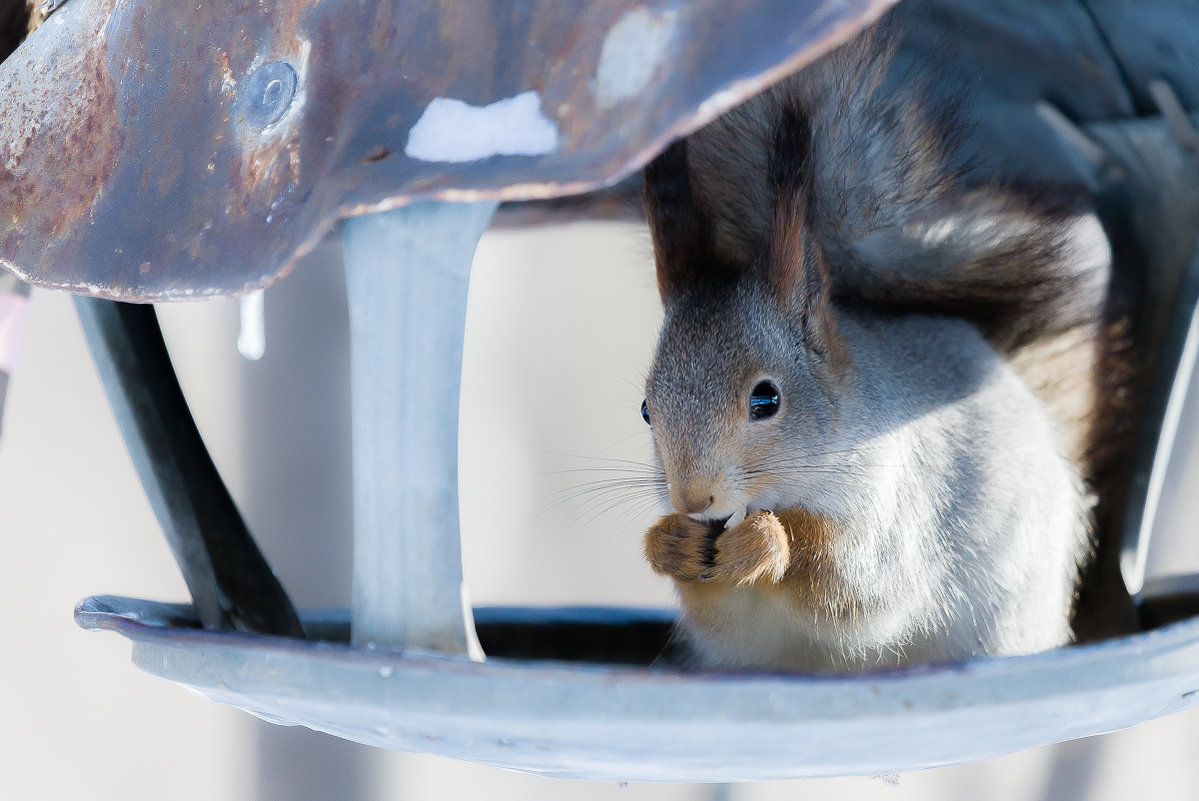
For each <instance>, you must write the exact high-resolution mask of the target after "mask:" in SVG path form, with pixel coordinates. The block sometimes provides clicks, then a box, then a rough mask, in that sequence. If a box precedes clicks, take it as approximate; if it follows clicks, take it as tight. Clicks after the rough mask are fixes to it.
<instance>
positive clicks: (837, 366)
mask: <svg viewBox="0 0 1199 801" xmlns="http://www.w3.org/2000/svg"><path fill="white" fill-rule="evenodd" d="M783 115H784V116H783V118H782V119H781V120H780V122H781V124H780V125H779V126H777V127H776V129H775V130H776V131H777V133H776V138H775V142H774V143H773V147H772V151H773V152H772V153H771V159H770V167H769V175H768V176H767V185H768V186H769V187H770V190H771V193H772V196H773V197H772V205H773V214H772V217H771V221H770V225H769V231H768V235H767V236H765V237H764V240H763V241H762V242H761V243H760V247H758V248H756V249H754V250H753V251H752V252H747V253H745V254H742V255H740V256H739V255H736V254H730V253H729V252H728V251H727V249H723V250H722V249H720V248H718V247H717V246H716V241H715V235H714V232H713V230H714V229H713V226H712V224H711V222H710V216H709V214H708V212H707V210H706V209H705V208H704V198H702V197H700V196H699V193H698V192H697V191H695V189H694V187H695V186H696V182H695V181H693V176H692V175H691V172H690V169H689V165H688V157H687V145H686V142H685V141H683V142H676V143H675V144H673V145H671V146H670V147H669V148H668V149H667V150H666V151H665V152H663V154H662V155H661V156H659V157H658V158H657V159H656V160H655V161H654V162H652V163H651V164H650V165H649V166H647V167H646V171H645V193H646V211H647V216H648V218H649V221H650V231H651V236H652V238H653V243H654V255H655V261H656V264H657V276H658V288H659V291H660V293H661V296H662V301H663V304H664V305H665V309H666V316H665V322H664V324H663V328H662V333H661V335H660V338H659V342H658V349H657V353H656V355H655V358H654V363H653V367H652V368H651V371H650V374H649V378H648V380H647V383H646V400H645V404H644V406H643V414H644V415H645V416H646V418H647V422H649V423H650V425H651V427H652V428H653V437H654V445H655V449H656V451H657V454H658V458H659V460H660V461H661V464H662V467H663V470H664V471H665V474H666V481H667V484H668V490H669V495H670V500H671V503H672V505H673V506H674V507H675V509H676V510H677V511H679V512H682V513H685V514H691V515H694V516H696V517H702V518H706V519H721V518H727V517H729V516H730V515H735V514H737V513H739V512H741V511H744V510H745V508H746V507H747V506H750V507H754V508H770V506H771V505H772V504H773V503H775V502H777V501H780V500H783V498H782V496H781V493H783V492H784V491H785V492H786V493H787V500H788V501H793V497H792V496H793V494H794V489H795V486H796V483H797V481H796V476H797V474H798V472H799V471H800V469H801V467H802V466H803V465H804V464H807V465H808V466H809V467H812V466H814V465H818V464H819V462H820V461H821V458H822V457H823V456H824V454H826V453H827V452H828V451H829V450H830V437H831V436H833V435H832V434H831V432H832V431H833V430H834V425H833V423H834V421H835V418H836V417H837V408H838V398H839V396H840V395H839V387H840V386H841V384H842V383H843V381H844V380H845V378H846V376H847V372H848V370H849V364H848V356H847V351H846V349H845V347H844V345H843V343H842V340H841V337H840V334H839V333H838V330H837V325H836V320H835V314H834V310H833V308H832V304H831V301H830V297H829V294H830V291H829V272H828V266H827V264H826V263H825V256H824V254H823V253H822V252H821V249H820V247H819V243H818V242H817V239H816V237H815V235H814V233H813V232H814V230H815V228H814V226H813V225H811V220H810V219H809V214H810V209H811V208H812V204H811V202H810V190H809V186H808V184H807V181H806V180H805V171H804V159H805V157H806V154H807V151H808V148H809V142H808V139H809V134H808V131H807V127H806V124H805V121H804V120H803V119H802V118H801V117H800V116H799V115H798V114H793V115H788V113H787V112H786V111H785V110H784V112H783ZM805 452H807V453H808V455H809V456H811V457H812V458H811V459H808V460H807V462H805ZM817 457H821V458H817ZM811 475H812V476H817V475H818V474H817V473H812V474H811ZM801 483H802V482H801Z"/></svg>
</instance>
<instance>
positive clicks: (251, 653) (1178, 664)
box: [76, 598, 1199, 781]
mask: <svg viewBox="0 0 1199 801" xmlns="http://www.w3.org/2000/svg"><path fill="white" fill-rule="evenodd" d="M181 611H182V610H181V609H180V608H179V607H174V606H169V605H162V604H150V603H147V602H144V601H132V600H129V599H120V598H92V599H88V600H87V601H85V602H83V604H81V605H80V607H79V609H78V610H77V611H76V619H77V620H78V621H79V623H80V624H81V625H83V626H84V627H86V628H94V629H111V630H114V631H117V632H119V633H120V634H122V635H124V636H126V637H128V638H130V639H131V640H133V642H134V646H133V660H134V662H135V663H136V664H137V665H138V666H139V667H140V668H142V669H143V670H145V671H147V672H149V673H153V674H155V675H157V676H162V677H164V678H168V679H171V680H173V681H177V682H180V683H182V684H184V685H187V686H188V687H190V688H191V689H193V690H195V691H196V692H197V693H199V694H200V695H202V696H204V697H206V698H209V699H211V700H214V701H219V702H221V703H227V704H232V705H234V706H237V707H240V708H242V709H245V710H247V711H250V712H252V713H253V714H255V715H258V716H260V717H263V718H265V719H267V720H271V721H275V722H289V723H299V724H301V725H305V726H309V727H311V728H314V729H317V730H319V731H325V732H329V733H332V734H335V735H337V736H340V737H344V738H347V739H350V740H355V741H357V742H361V743H366V744H368V745H374V746H378V747H382V748H391V749H397V750H404V751H417V752H425V753H434V754H440V755H443V756H451V757H455V758H459V759H468V760H471V761H476V762H483V763H487V764H493V765H500V766H503V767H507V768H513V769H517V770H524V771H529V772H533V773H541V774H546V775H552V776H560V777H569V778H580V779H597V780H605V781H668V780H676V781H684V780H685V781H746V780H762V779H782V778H793V777H800V776H829V775H874V774H879V773H894V772H901V771H909V770H915V769H920V768H928V767H936V766H941V765H949V764H955V763H961V762H967V761H973V760H979V759H985V758H987V757H992V756H997V755H999V754H1003V753H1008V752H1011V751H1015V750H1018V749H1021V748H1027V747H1030V746H1036V745H1042V744H1046V743H1051V742H1059V741H1062V740H1069V739H1074V738H1077V737H1084V736H1087V735H1092V734H1099V733H1102V732H1108V731H1112V730H1115V729H1120V728H1124V727H1127V726H1130V725H1133V724H1135V723H1138V722H1140V721H1143V720H1146V719H1148V718H1152V717H1157V716H1161V715H1167V714H1170V713H1172V712H1177V711H1179V710H1182V709H1186V708H1188V707H1191V706H1194V705H1196V704H1197V703H1199V621H1197V620H1193V619H1192V620H1189V621H1186V622H1183V623H1178V624H1174V625H1171V626H1167V627H1165V628H1163V629H1161V630H1158V631H1152V632H1148V633H1145V634H1142V635H1139V636H1136V637H1129V638H1123V639H1117V640H1111V641H1108V642H1104V643H1099V644H1096V645H1088V646H1078V647H1073V648H1064V649H1060V650H1056V651H1051V652H1049V653H1044V654H1036V655H1032V656H1024V657H1012V658H1004V659H979V660H971V661H967V662H963V663H960V664H943V665H930V666H922V667H915V668H909V669H906V670H893V671H887V672H878V673H870V674H865V675H862V676H853V677H848V676H839V677H830V676H813V675H771V674H757V675H721V674H696V673H683V672H678V671H673V670H665V669H657V668H652V667H651V668H645V667H643V668H628V667H622V668H614V667H599V666H594V665H584V664H570V663H565V662H561V661H526V660H517V661H513V660H508V659H492V660H490V661H488V662H487V663H476V662H470V661H468V660H465V659H453V658H448V657H437V656H431V655H426V654H420V653H412V652H408V653H399V652H395V651H386V650H370V649H367V648H361V647H353V646H349V645H345V644H341V643H330V642H323V643H314V642H300V641H289V640H285V639H280V638H269V637H260V636H246V635H236V634H226V635H219V636H218V635H215V634H213V633H210V632H203V631H198V630H195V629H189V628H183V627H181V624H184V625H185V623H184V621H181V620H179V619H178V616H179V615H180V613H181ZM497 617H500V616H496V615H489V614H487V613H486V612H485V610H479V614H478V618H479V620H480V627H481V628H484V622H488V623H495V622H502V621H501V620H496V618H497ZM520 617H521V619H522V620H523V622H524V624H525V625H531V626H532V627H534V628H535V629H536V628H541V627H545V628H549V626H548V625H547V624H551V623H556V622H560V620H559V619H560V618H561V617H562V613H560V612H556V611H555V610H545V611H543V612H542V613H541V615H540V619H538V617H539V616H538V614H537V613H536V612H533V611H528V610H526V611H524V612H522V613H521V615H520ZM574 617H575V619H576V623H575V625H576V626H578V625H579V621H578V620H577V618H578V616H577V614H576V615H574ZM597 617H606V619H607V623H608V625H609V628H612V627H615V626H618V625H619V624H620V622H621V621H622V619H623V621H625V622H628V623H630V624H634V623H635V624H639V625H644V622H645V620H646V619H647V616H646V615H644V614H641V613H637V612H636V611H635V610H621V609H610V610H606V615H601V614H600V613H594V614H593V615H592V620H593V621H594V620H595V619H596V618H597ZM313 628H314V629H315V628H316V627H315V626H313ZM559 658H561V657H559Z"/></svg>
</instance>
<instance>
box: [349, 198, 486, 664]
mask: <svg viewBox="0 0 1199 801" xmlns="http://www.w3.org/2000/svg"><path fill="white" fill-rule="evenodd" d="M496 205H497V204H496V203H491V202H488V203H429V204H415V205H411V206H406V207H404V208H401V209H397V210H395V211H391V212H385V213H381V214H373V215H369V216H365V217H358V218H354V219H351V220H347V221H346V222H345V223H344V226H343V228H342V244H343V248H344V250H345V262H346V284H347V293H348V296H349V302H350V341H351V357H350V371H351V384H350V386H351V390H352V393H353V399H352V401H351V409H352V414H353V424H352V430H353V441H354V457H353V459H354V461H353V463H354V589H353V607H352V613H353V618H352V621H353V623H352V631H353V639H354V642H356V643H359V644H364V643H365V644H369V643H375V644H378V645H380V646H383V647H389V648H400V649H408V648H418V649H426V650H432V651H439V652H443V653H451V654H461V655H469V656H471V657H472V658H482V649H481V648H480V647H479V645H478V640H477V639H476V637H475V632H474V622H473V618H472V615H471V611H470V607H469V605H468V604H467V603H466V601H465V596H464V594H463V587H462V546H461V541H460V539H459V532H458V393H459V384H460V380H461V372H462V340H463V334H464V328H465V322H466V296H467V288H468V286H469V282H470V264H471V260H472V258H473V257H474V252H475V246H476V245H477V243H478V240H479V237H480V236H482V234H483V231H484V230H486V228H487V225H488V222H489V221H490V220H491V217H492V214H494V212H495V208H496Z"/></svg>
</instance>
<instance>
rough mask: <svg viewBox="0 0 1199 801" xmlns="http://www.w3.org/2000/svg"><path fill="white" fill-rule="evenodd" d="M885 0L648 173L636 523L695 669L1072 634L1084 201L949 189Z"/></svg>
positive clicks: (1036, 645) (846, 658)
mask: <svg viewBox="0 0 1199 801" xmlns="http://www.w3.org/2000/svg"><path fill="white" fill-rule="evenodd" d="M902 24H903V23H902V22H901V21H899V20H898V18H897V17H896V15H895V13H894V12H892V14H890V15H888V16H887V17H885V18H884V19H883V21H882V22H880V23H879V24H878V25H876V26H875V28H873V29H871V30H869V31H867V32H866V33H864V34H861V35H859V36H858V37H857V38H855V39H854V40H852V41H851V42H849V43H848V44H846V45H843V46H841V47H840V48H838V49H837V50H834V51H833V52H831V53H829V54H828V55H826V56H824V57H822V58H821V59H819V60H818V61H816V62H814V63H812V64H811V65H809V66H808V67H806V68H805V69H803V70H802V71H800V72H799V73H797V74H795V75H794V76H792V77H790V78H788V79H785V80H784V81H783V82H781V83H779V84H777V85H776V86H774V87H773V88H771V89H769V90H767V91H766V92H764V93H763V94H761V95H759V96H757V97H756V98H754V99H752V100H750V101H748V102H746V103H745V104H743V105H741V106H739V107H737V108H735V109H733V110H732V111H730V112H728V113H726V114H725V115H723V116H722V117H720V118H718V119H717V120H715V121H714V122H712V123H710V124H708V125H707V126H706V127H704V128H702V129H700V130H699V131H697V132H696V133H694V134H692V135H690V136H688V137H686V138H685V139H682V140H679V141H676V142H674V143H673V144H671V145H670V146H669V147H667V149H666V150H665V151H663V152H662V153H661V155H659V156H658V157H657V158H656V159H655V160H654V161H652V162H651V163H650V164H648V165H647V166H646V168H645V171H644V186H645V190H644V192H645V197H644V199H645V208H646V215H647V219H648V221H649V228H650V235H651V240H652V243H653V250H654V258H655V262H656V270H657V281H658V289H659V293H660V295H661V298H662V301H663V305H664V308H665V318H664V322H663V327H662V331H661V334H660V338H659V342H658V345H657V351H656V354H655V356H654V360H653V364H652V367H651V369H650V372H649V376H648V379H647V382H646V397H645V401H644V402H643V404H642V415H643V417H644V418H645V419H646V422H647V423H649V424H650V426H651V431H652V439H653V443H654V450H655V453H656V457H657V461H658V464H659V465H660V467H661V470H662V473H663V477H664V486H665V488H666V490H665V492H666V494H667V495H668V496H669V497H668V500H669V503H670V505H671V506H672V507H673V510H674V511H673V512H672V513H670V514H667V515H665V516H664V517H662V518H660V519H659V520H658V521H657V522H656V523H655V524H654V525H653V526H652V527H651V528H650V529H649V531H648V532H647V533H646V535H645V543H644V544H645V554H646V558H647V560H648V562H649V564H650V566H651V567H652V568H653V570H654V571H656V572H657V573H660V574H662V575H665V576H668V577H670V578H671V579H673V580H674V582H675V584H676V587H677V590H678V593H679V596H680V599H681V603H682V607H683V608H682V615H681V619H680V629H681V632H682V633H683V635H684V638H685V641H686V642H687V643H688V645H689V646H690V651H691V652H692V653H693V655H694V657H695V659H696V661H697V662H698V663H699V664H700V665H701V666H705V667H712V668H720V669H724V668H754V669H781V670H821V671H857V670H864V669H870V668H874V667H880V666H887V665H892V666H893V665H903V664H909V663H913V662H922V661H930V660H952V659H961V658H967V657H972V656H982V655H1009V654H1024V653H1030V652H1036V651H1040V650H1046V649H1050V648H1054V647H1057V646H1060V645H1063V644H1066V643H1068V642H1070V641H1071V639H1072V637H1073V632H1072V628H1071V612H1072V607H1073V604H1074V602H1075V598H1076V591H1077V586H1078V582H1079V576H1080V570H1081V569H1082V568H1083V566H1084V564H1085V563H1086V562H1087V561H1088V559H1089V558H1091V556H1092V554H1093V544H1092V533H1091V529H1092V517H1093V508H1094V504H1095V497H1094V495H1093V493H1092V492H1091V490H1090V488H1089V485H1088V479H1089V478H1090V477H1091V476H1092V474H1093V473H1094V470H1095V469H1096V465H1098V464H1099V463H1101V462H1102V458H1103V457H1102V456H1101V455H1098V449H1100V448H1101V447H1102V438H1101V437H1099V436H1097V435H1096V430H1097V429H1096V419H1097V416H1099V415H1100V414H1101V408H1100V407H1101V406H1102V404H1101V402H1100V400H1099V399H1098V398H1097V397H1096V393H1097V389H1096V386H1095V382H1094V375H1095V371H1096V370H1097V369H1100V362H1102V360H1103V352H1102V351H1103V347H1104V346H1103V344H1102V342H1101V340H1102V334H1103V327H1104V326H1105V325H1106V323H1105V321H1104V316H1103V315H1104V309H1105V307H1106V304H1107V293H1108V286H1109V282H1110V272H1111V261H1112V254H1111V249H1110V246H1109V243H1108V241H1107V238H1106V236H1105V234H1104V231H1103V228H1102V226H1101V225H1100V224H1099V221H1098V219H1097V217H1096V215H1095V213H1094V212H1093V211H1092V210H1091V209H1090V208H1089V207H1088V205H1087V203H1086V201H1085V199H1079V198H1078V197H1075V196H1074V195H1071V194H1070V193H1066V192H1060V193H1055V192H1053V191H1049V190H1046V189H1035V188H1028V187H1014V186H1008V185H1005V184H1003V183H1001V182H999V181H996V180H989V181H985V182H981V183H978V184H972V183H971V179H969V178H968V170H967V169H966V168H965V167H964V166H963V164H965V163H967V162H968V159H965V158H963V154H962V148H963V142H964V140H965V139H966V135H967V133H968V130H969V125H968V123H967V122H966V121H964V120H963V119H962V116H963V112H962V110H961V109H962V104H960V103H956V102H954V100H953V97H945V96H943V95H944V93H943V92H942V96H937V92H936V91H934V90H941V89H943V85H944V80H945V78H944V75H943V74H941V75H938V74H937V71H936V64H935V63H933V64H923V65H913V66H909V67H908V68H907V70H906V72H905V74H904V76H903V80H902V81H901V83H902V85H900V86H893V85H888V84H887V80H886V78H887V72H888V69H889V68H890V67H891V65H892V63H893V61H894V55H895V52H896V49H897V43H898V42H899V40H900V37H901V35H902Z"/></svg>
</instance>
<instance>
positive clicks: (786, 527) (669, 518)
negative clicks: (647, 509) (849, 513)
mask: <svg viewBox="0 0 1199 801" xmlns="http://www.w3.org/2000/svg"><path fill="white" fill-rule="evenodd" d="M835 535H836V531H835V528H834V526H833V525H832V523H830V522H829V521H827V520H824V519H823V518H820V517H818V516H816V515H813V514H811V513H809V512H806V511H804V510H802V509H786V510H783V511H780V512H777V513H775V512H770V511H759V512H755V513H753V514H751V515H749V516H748V517H746V518H745V520H742V521H741V522H740V523H738V524H737V525H736V526H734V527H733V528H731V529H727V530H720V529H716V530H714V529H713V526H712V524H710V523H707V522H702V521H698V520H694V519H692V518H691V517H688V516H687V515H683V514H670V515H665V516H664V517H662V518H661V519H660V520H658V522H657V523H655V524H654V525H653V526H652V527H651V528H650V529H649V531H648V532H646V535H645V555H646V559H647V560H648V561H649V563H650V566H651V567H652V568H653V569H654V571H655V572H657V573H660V574H661V575H664V576H669V577H670V578H673V579H675V580H677V581H680V582H695V583H709V582H710V583H711V587H710V588H709V589H708V590H704V591H702V592H703V594H705V595H707V596H713V595H719V594H720V593H721V592H727V591H728V590H729V588H731V587H734V586H744V585H747V584H763V585H767V586H777V587H779V588H781V589H782V590H784V591H786V592H787V593H788V594H792V595H798V596H802V597H803V600H804V601H805V603H806V604H809V605H813V604H814V605H816V606H825V605H828V603H829V602H830V601H831V600H832V598H831V597H830V595H829V591H828V589H827V587H828V586H829V582H828V581H827V579H828V572H829V569H830V567H831V557H830V554H831V543H832V541H833V538H834V537H835ZM697 591H698V590H697Z"/></svg>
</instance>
